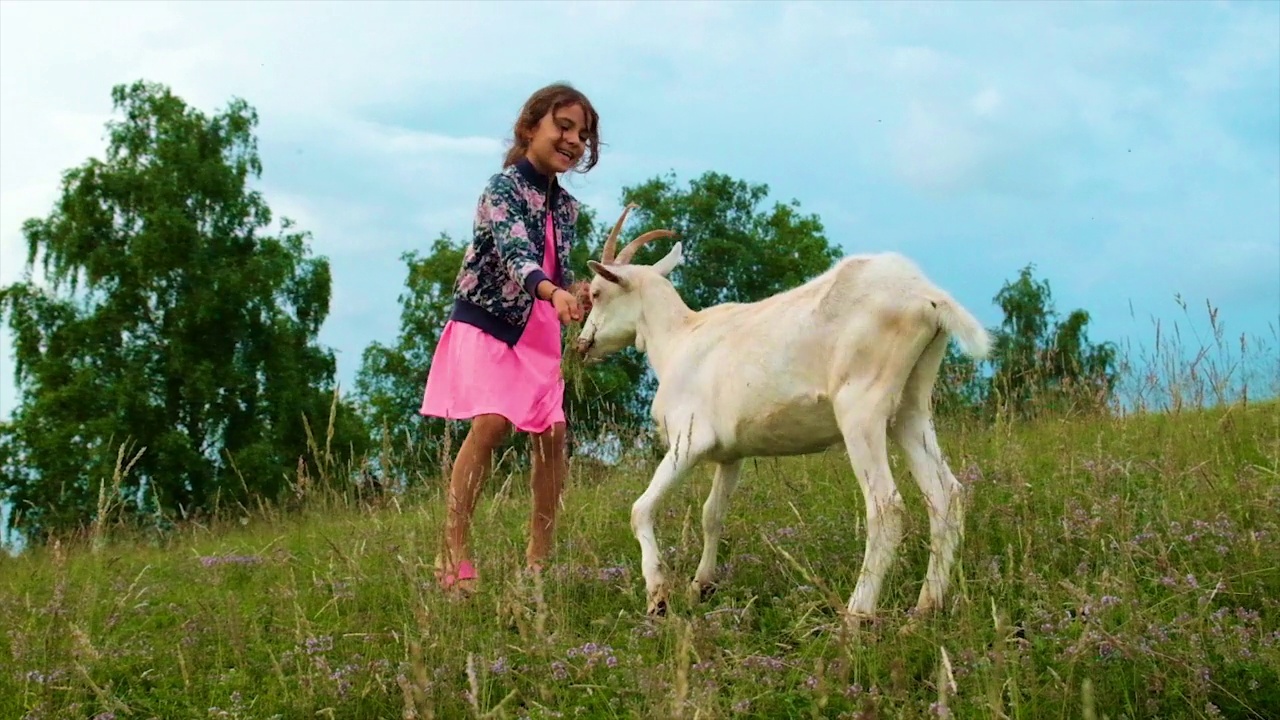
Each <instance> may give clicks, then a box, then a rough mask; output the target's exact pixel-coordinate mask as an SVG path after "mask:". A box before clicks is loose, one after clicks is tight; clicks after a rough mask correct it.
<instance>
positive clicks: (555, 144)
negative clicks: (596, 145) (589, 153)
mask: <svg viewBox="0 0 1280 720" xmlns="http://www.w3.org/2000/svg"><path fill="white" fill-rule="evenodd" d="M586 133H587V118H586V114H585V113H583V112H582V106H581V105H568V106H565V107H561V108H556V110H555V111H554V112H549V113H547V114H546V115H544V116H543V118H542V120H541V121H540V122H539V123H538V124H537V126H535V127H534V128H533V131H532V134H531V136H530V139H529V150H528V152H526V153H525V155H526V157H528V158H529V162H531V163H533V166H534V167H536V168H537V169H538V170H539V171H540V172H542V173H543V174H545V175H550V174H552V173H557V174H559V173H565V172H568V171H569V170H571V169H572V168H573V167H574V166H576V165H577V164H578V161H579V160H581V159H582V154H583V153H584V152H586V149H587V145H586Z"/></svg>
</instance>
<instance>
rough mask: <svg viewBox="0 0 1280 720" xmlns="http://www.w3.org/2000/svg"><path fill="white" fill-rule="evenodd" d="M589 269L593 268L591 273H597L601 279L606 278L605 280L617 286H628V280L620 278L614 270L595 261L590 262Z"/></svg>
mask: <svg viewBox="0 0 1280 720" xmlns="http://www.w3.org/2000/svg"><path fill="white" fill-rule="evenodd" d="M587 267H589V268H591V272H593V273H595V274H596V275H599V276H600V277H602V278H604V279H605V280H608V281H609V282H611V283H613V284H615V285H621V286H623V287H626V286H627V282H626V279H625V278H622V277H620V276H619V275H618V274H617V273H615V272H614V271H613V270H610V269H609V267H608V266H607V265H603V264H601V263H598V262H596V261H595V260H588V261H587Z"/></svg>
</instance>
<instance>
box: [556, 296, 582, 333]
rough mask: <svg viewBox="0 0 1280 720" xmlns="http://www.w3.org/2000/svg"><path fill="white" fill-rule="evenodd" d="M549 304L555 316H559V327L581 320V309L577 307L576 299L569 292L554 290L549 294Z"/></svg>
mask: <svg viewBox="0 0 1280 720" xmlns="http://www.w3.org/2000/svg"><path fill="white" fill-rule="evenodd" d="M551 304H552V305H554V306H555V308H556V314H557V315H559V316H560V324H561V325H568V324H569V323H570V322H577V321H579V320H581V319H582V308H581V307H579V306H578V298H576V297H574V296H573V293H571V292H567V291H565V290H561V289H560V288H556V289H555V290H554V291H552V293H551Z"/></svg>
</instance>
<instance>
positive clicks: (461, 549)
mask: <svg viewBox="0 0 1280 720" xmlns="http://www.w3.org/2000/svg"><path fill="white" fill-rule="evenodd" d="M509 428H510V424H509V423H508V422H507V419H506V418H504V417H502V416H501V415H480V416H478V417H476V418H475V419H474V420H472V421H471V429H470V430H469V431H468V432H467V437H466V439H464V440H463V441H462V447H460V448H458V456H457V458H456V459H455V460H454V464H453V474H452V476H451V477H450V478H449V493H448V497H447V499H446V508H447V516H446V519H445V556H444V557H443V558H442V559H441V562H440V563H439V565H440V566H441V570H442V571H443V572H444V573H445V574H453V573H455V572H457V567H458V564H459V563H461V562H463V561H467V560H470V559H471V554H470V551H469V550H468V549H467V537H468V535H469V533H470V530H471V514H472V513H473V512H475V507H476V497H477V496H478V495H479V494H480V486H481V485H482V484H483V482H484V479H485V477H486V476H487V475H488V473H489V468H490V466H491V465H492V462H493V451H494V449H495V448H497V447H498V445H499V444H501V443H502V441H503V439H505V438H506V436H507V432H508V430H509Z"/></svg>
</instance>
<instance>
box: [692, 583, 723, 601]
mask: <svg viewBox="0 0 1280 720" xmlns="http://www.w3.org/2000/svg"><path fill="white" fill-rule="evenodd" d="M693 589H694V590H696V591H697V593H698V602H706V601H708V600H710V599H711V598H712V597H714V596H715V594H716V590H719V589H720V585H719V584H717V583H713V582H708V583H704V582H698V581H697V580H694V581H693Z"/></svg>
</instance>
